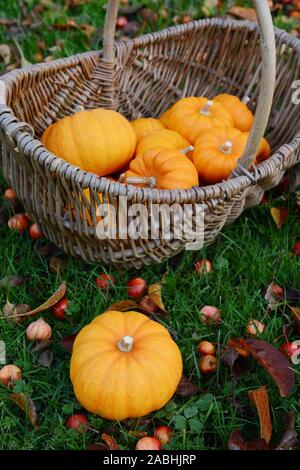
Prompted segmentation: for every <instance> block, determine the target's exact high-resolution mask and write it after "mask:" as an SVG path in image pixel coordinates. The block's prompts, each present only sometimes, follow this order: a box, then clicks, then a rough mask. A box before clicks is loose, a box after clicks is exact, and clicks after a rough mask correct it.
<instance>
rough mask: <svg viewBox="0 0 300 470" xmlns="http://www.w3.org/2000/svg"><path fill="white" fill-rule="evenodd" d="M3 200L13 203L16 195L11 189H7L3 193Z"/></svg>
mask: <svg viewBox="0 0 300 470" xmlns="http://www.w3.org/2000/svg"><path fill="white" fill-rule="evenodd" d="M4 198H5V199H6V200H7V201H8V202H15V200H16V199H17V195H16V193H15V192H14V190H13V189H12V188H7V189H6V190H5V192H4Z"/></svg>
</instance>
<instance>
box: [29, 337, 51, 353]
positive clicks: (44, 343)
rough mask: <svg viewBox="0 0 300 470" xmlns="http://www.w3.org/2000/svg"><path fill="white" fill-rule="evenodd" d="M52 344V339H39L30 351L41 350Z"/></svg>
mask: <svg viewBox="0 0 300 470" xmlns="http://www.w3.org/2000/svg"><path fill="white" fill-rule="evenodd" d="M51 344H53V339H48V340H47V341H41V342H40V343H35V345H34V346H33V348H32V349H31V352H43V351H45V350H46V349H49V347H50V346H51Z"/></svg>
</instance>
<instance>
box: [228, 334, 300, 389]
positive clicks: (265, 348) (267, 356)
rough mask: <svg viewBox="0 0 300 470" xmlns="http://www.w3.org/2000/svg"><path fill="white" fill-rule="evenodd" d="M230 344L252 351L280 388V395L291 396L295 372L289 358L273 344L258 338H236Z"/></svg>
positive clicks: (241, 349)
mask: <svg viewBox="0 0 300 470" xmlns="http://www.w3.org/2000/svg"><path fill="white" fill-rule="evenodd" d="M230 346H231V347H234V348H235V349H237V351H238V352H243V351H245V352H246V353H250V354H251V355H252V356H253V357H254V358H255V359H256V360H257V361H258V363H259V364H260V365H261V366H262V367H263V368H264V369H265V370H266V371H267V372H268V373H269V374H270V375H271V377H272V378H273V380H274V382H275V383H276V384H277V386H278V388H279V393H280V396H282V397H287V396H289V395H290V394H291V393H292V391H293V388H294V385H295V374H294V372H293V370H292V369H291V365H290V362H289V360H288V359H287V358H286V357H285V356H284V355H283V354H282V353H281V352H280V351H278V349H276V348H274V346H272V345H271V344H269V343H267V342H266V341H263V340H261V339H256V338H248V339H243V338H234V339H231V340H230Z"/></svg>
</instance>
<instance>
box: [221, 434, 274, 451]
mask: <svg viewBox="0 0 300 470" xmlns="http://www.w3.org/2000/svg"><path fill="white" fill-rule="evenodd" d="M228 450H271V449H270V447H269V446H268V444H267V443H266V441H264V440H263V439H256V440H255V441H251V442H247V441H245V439H244V437H243V435H242V433H241V431H240V429H235V430H234V431H232V433H231V435H230V438H229V442H228Z"/></svg>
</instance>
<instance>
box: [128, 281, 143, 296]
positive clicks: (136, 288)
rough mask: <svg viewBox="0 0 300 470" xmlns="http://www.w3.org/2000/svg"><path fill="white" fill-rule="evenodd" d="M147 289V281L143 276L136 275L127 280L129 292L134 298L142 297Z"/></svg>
mask: <svg viewBox="0 0 300 470" xmlns="http://www.w3.org/2000/svg"><path fill="white" fill-rule="evenodd" d="M146 289H147V282H146V281H145V279H142V278H141V277H135V278H134V279H131V280H130V281H128V282H127V294H128V295H129V297H132V298H133V299H138V298H139V297H141V296H142V295H143V294H144V292H145V291H146Z"/></svg>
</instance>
